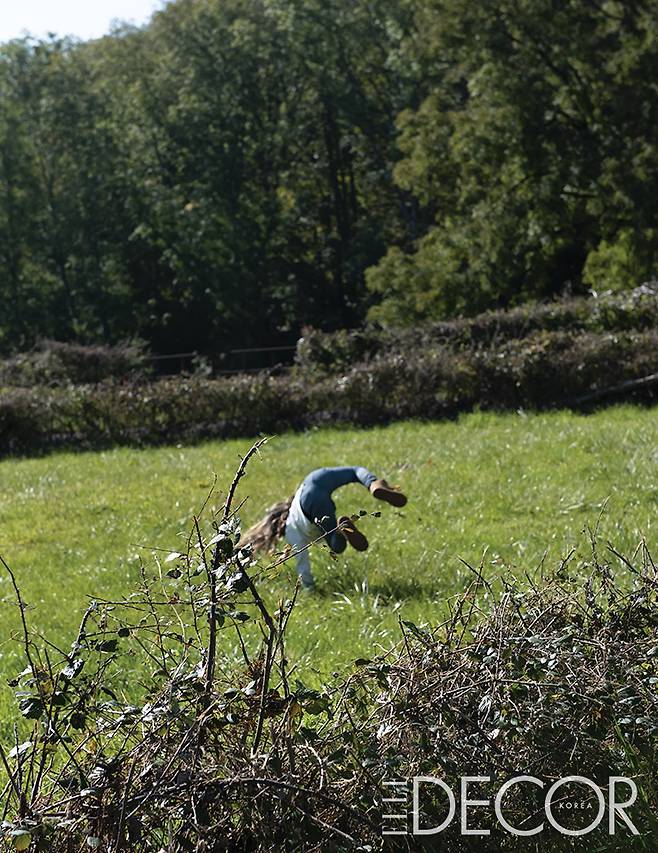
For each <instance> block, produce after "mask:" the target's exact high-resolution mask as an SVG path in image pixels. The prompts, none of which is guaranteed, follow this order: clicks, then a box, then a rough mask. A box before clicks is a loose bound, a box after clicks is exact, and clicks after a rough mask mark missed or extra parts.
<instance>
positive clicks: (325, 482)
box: [300, 466, 377, 554]
mask: <svg viewBox="0 0 658 853" xmlns="http://www.w3.org/2000/svg"><path fill="white" fill-rule="evenodd" d="M376 479H377V477H376V476H375V475H374V474H373V473H372V471H368V469H367V468H362V467H351V466H347V467H342V468H317V469H316V470H315V471H311V473H310V474H309V475H308V477H306V479H305V480H304V482H303V483H302V486H301V495H300V504H301V507H302V512H303V513H304V515H305V516H306V518H308V520H309V521H312V522H314V523H315V524H317V525H318V526H319V527H320V528H321V529H322V530H324V531H333V530H334V528H335V527H336V526H337V524H338V522H337V521H336V505H335V504H334V502H333V500H332V499H331V494H332V492H334V491H335V490H336V489H339V488H340V487H341V486H346V485H347V484H348V483H361V484H362V485H364V486H365V487H366V488H369V487H370V484H371V483H372V482H374V481H375V480H376ZM325 540H326V542H327V545H329V547H330V548H331V550H332V551H335V552H336V553H337V554H340V553H341V552H342V551H344V550H345V547H346V546H347V540H346V539H345V537H344V536H342V535H341V534H340V533H338V532H337V531H334V532H333V533H332V532H327V534H326V536H325Z"/></svg>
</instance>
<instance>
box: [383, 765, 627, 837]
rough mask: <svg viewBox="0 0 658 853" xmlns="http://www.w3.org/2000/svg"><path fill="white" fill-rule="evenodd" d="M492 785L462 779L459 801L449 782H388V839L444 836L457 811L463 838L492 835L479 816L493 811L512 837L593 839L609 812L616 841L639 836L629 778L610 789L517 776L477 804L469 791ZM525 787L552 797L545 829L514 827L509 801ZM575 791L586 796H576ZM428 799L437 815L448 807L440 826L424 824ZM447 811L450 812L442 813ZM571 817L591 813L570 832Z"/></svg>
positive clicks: (615, 780)
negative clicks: (553, 834) (549, 830)
mask: <svg viewBox="0 0 658 853" xmlns="http://www.w3.org/2000/svg"><path fill="white" fill-rule="evenodd" d="M488 782H491V778H490V777H489V776H462V777H461V778H460V783H459V796H458V797H457V796H456V795H455V793H454V791H453V790H452V788H451V787H450V786H449V785H448V784H447V783H446V782H445V781H444V780H443V779H438V778H436V777H435V776H414V777H413V778H412V779H402V780H394V779H391V780H386V781H385V782H384V795H383V796H382V807H383V808H382V823H383V825H382V835H385V836H387V835H409V834H412V835H438V834H439V833H441V832H443V831H444V830H446V829H447V828H448V827H449V826H450V825H451V824H452V822H453V820H454V819H455V817H456V815H457V811H459V829H460V833H461V835H489V834H490V832H491V830H490V829H484V828H478V826H477V823H478V815H479V816H480V818H482V816H483V813H484V812H486V810H487V809H488V811H489V815H491V810H492V809H493V814H494V815H495V818H496V821H497V823H498V824H499V825H500V826H501V827H502V828H503V830H505V832H508V833H511V834H512V835H538V834H539V833H540V832H543V831H544V830H545V829H546V827H547V824H548V825H549V826H551V827H553V829H555V830H557V831H558V832H559V833H561V834H562V835H588V834H589V833H590V832H594V830H595V829H597V828H598V827H599V826H600V825H601V822H602V821H603V820H604V818H605V814H606V811H607V830H608V834H609V835H615V834H616V832H617V829H618V827H620V826H622V827H624V831H625V832H629V831H630V832H631V833H632V834H633V835H639V832H638V830H637V828H636V826H635V824H634V823H633V821H632V820H631V818H630V817H629V816H628V814H627V811H626V810H627V809H629V808H630V807H631V806H632V805H633V803H634V802H635V800H636V799H637V793H638V792H637V785H636V784H635V782H634V781H633V780H632V779H629V778H628V777H626V776H611V777H610V778H609V779H608V785H607V787H604V788H601V787H600V786H599V785H597V784H596V782H593V781H592V780H591V779H588V778H587V777H586V776H565V777H563V778H562V779H558V780H557V781H556V782H553V783H552V784H550V785H549V784H547V783H546V782H545V781H544V780H543V779H538V778H537V777H536V776H514V777H513V778H512V779H508V780H507V781H506V782H504V783H503V784H502V785H501V786H500V787H499V788H498V790H497V791H496V792H495V795H494V796H493V797H489V798H487V799H477V798H474V797H475V796H477V795H474V794H473V793H472V790H473V787H472V788H471V792H469V785H471V786H475V785H478V786H480V787H481V786H482V785H485V784H486V783H488ZM521 785H532V786H535V787H536V788H537V789H540V790H541V791H545V792H546V793H545V796H544V797H543V802H542V805H541V811H542V812H543V814H544V815H545V820H542V819H541V813H540V821H539V823H537V824H536V825H534V826H531V827H530V828H525V827H522V826H513V825H512V823H511V818H510V816H509V815H508V816H507V817H506V816H505V802H504V800H505V796H506V795H507V794H508V793H509V792H510V791H512V789H513V788H514V787H515V786H521ZM574 791H579V792H580V793H579V794H574ZM517 793H519V792H517ZM424 797H427V798H428V799H429V798H430V797H431V798H432V803H433V807H434V808H433V813H436V811H437V802H438V801H440V802H442V805H441V806H440V807H439V811H440V817H439V818H438V822H436V820H437V819H436V818H435V822H434V823H433V824H431V825H430V824H429V823H428V821H427V820H424V818H423V815H424V814H426V811H425V810H424V809H423V808H422V802H423V798H424ZM458 800H459V809H458V804H457V803H458ZM443 805H444V806H445V811H441V810H442V809H443ZM568 813H571V815H573V814H575V813H579V816H580V813H586V815H585V814H583V820H587V821H588V822H587V823H586V824H585V825H584V826H580V825H578V826H577V827H576V828H573V827H570V826H564V824H563V823H562V822H561V820H564V819H565V815H566V814H568ZM508 818H509V819H508ZM480 822H482V821H480ZM582 822H583V821H582V820H581V821H578V823H582Z"/></svg>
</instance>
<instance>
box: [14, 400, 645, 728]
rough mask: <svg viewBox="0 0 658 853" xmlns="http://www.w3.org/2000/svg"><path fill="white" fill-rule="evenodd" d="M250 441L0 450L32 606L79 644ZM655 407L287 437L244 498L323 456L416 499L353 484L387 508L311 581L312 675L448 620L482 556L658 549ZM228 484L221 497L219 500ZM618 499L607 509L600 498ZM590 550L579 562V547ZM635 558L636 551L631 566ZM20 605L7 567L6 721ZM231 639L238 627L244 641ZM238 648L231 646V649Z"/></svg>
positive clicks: (282, 487) (355, 499)
mask: <svg viewBox="0 0 658 853" xmlns="http://www.w3.org/2000/svg"><path fill="white" fill-rule="evenodd" d="M249 446H250V442H249V441H248V440H244V441H230V442H212V443H207V444H203V445H200V446H197V447H185V448H182V447H169V448H164V449H147V450H134V449H126V448H121V449H116V450H112V451H107V452H102V453H80V454H75V453H59V454H55V455H52V456H49V457H46V458H40V459H25V460H7V461H4V462H2V463H0V486H1V491H0V553H2V555H3V556H4V558H5V559H6V560H7V562H8V563H9V564H10V565H11V566H12V567H13V569H14V571H15V573H16V575H17V577H18V579H19V583H20V586H21V589H22V592H23V596H24V598H25V600H26V601H27V602H29V603H30V605H31V611H30V613H29V619H30V622H31V624H32V625H33V626H36V627H38V628H39V629H40V630H42V631H43V632H44V633H45V634H46V635H47V636H48V637H49V638H50V639H52V640H53V641H55V642H57V643H60V642H61V643H64V644H66V646H68V644H69V643H70V641H71V639H72V637H73V634H74V631H75V626H76V624H77V621H78V619H79V617H80V615H81V613H82V611H83V610H84V608H85V606H86V603H87V600H88V596H94V595H98V596H101V597H121V596H123V595H124V594H127V593H128V592H130V591H131V588H132V585H133V584H134V583H135V581H136V580H137V577H138V566H139V556H140V555H141V556H142V557H143V558H145V559H149V551H148V550H147V549H144V548H141V547H139V546H158V547H162V548H167V549H169V548H171V549H175V548H176V547H177V546H178V544H179V543H180V538H179V536H180V535H181V534H183V535H186V534H187V532H188V530H189V525H190V521H191V518H192V515H193V514H194V513H195V512H197V511H198V510H199V508H200V506H201V504H202V503H203V500H204V499H205V497H206V494H207V492H208V489H209V486H210V484H211V482H212V479H213V472H214V473H216V474H217V477H218V489H221V490H223V489H225V488H226V487H227V486H228V484H229V483H230V480H231V478H232V475H233V472H234V470H235V468H236V466H237V463H238V461H239V454H240V453H244V452H245V450H246V449H247V448H248V447H249ZM657 461H658V421H657V420H656V412H655V410H653V411H652V410H647V409H635V408H631V407H620V408H614V409H609V410H606V411H603V412H600V413H598V414H596V415H592V416H589V417H580V416H576V415H573V414H571V413H566V412H558V413H552V414H543V415H501V416H497V415H479V414H476V415H470V416H467V417H464V418H462V419H460V420H459V421H456V422H447V423H439V424H420V423H400V424H395V425H393V426H390V427H386V428H380V429H373V430H356V429H322V430H317V431H310V432H307V433H304V434H289V435H283V436H279V437H276V438H273V439H272V440H271V442H270V443H269V444H268V445H267V447H266V449H265V450H264V452H263V454H262V458H261V459H256V460H255V461H254V462H253V463H252V464H251V465H250V467H249V471H248V475H247V476H246V477H245V478H244V480H243V481H242V482H241V484H240V487H239V490H238V495H237V498H238V500H241V499H243V498H245V497H247V496H249V498H248V500H247V502H246V504H245V506H244V509H243V510H242V512H241V515H242V518H243V521H244V524H245V525H249V524H251V523H252V522H253V521H254V520H256V518H257V517H258V516H259V515H260V514H261V512H262V511H263V509H264V508H265V507H267V506H268V505H269V504H270V503H272V502H274V501H275V500H278V499H280V498H281V497H284V496H286V495H289V494H292V493H293V491H294V490H295V488H296V486H297V485H298V483H299V481H300V480H301V479H302V478H303V476H304V475H305V474H306V473H307V472H308V471H310V470H311V469H312V468H315V467H318V466H321V465H340V464H359V465H366V466H368V467H369V468H371V469H373V470H374V471H375V472H376V473H378V474H380V475H381V476H384V477H386V478H387V479H389V480H390V481H391V482H395V483H399V484H400V485H401V486H402V488H403V489H404V490H405V491H406V492H407V493H408V495H409V498H410V502H409V504H408V506H407V507H406V508H405V509H404V510H394V509H393V508H391V507H389V506H387V505H382V504H381V503H378V502H375V501H374V500H373V499H372V497H371V496H370V495H369V494H368V492H367V491H366V490H364V489H363V488H362V487H360V486H358V485H352V486H349V487H346V488H345V489H343V490H341V492H340V493H338V495H337V502H338V508H339V511H347V512H353V511H358V510H360V509H365V510H368V511H369V512H372V511H374V510H381V511H382V515H381V518H375V517H372V516H371V515H368V516H366V517H365V518H364V519H363V521H362V523H361V527H362V529H363V530H364V531H365V532H366V534H367V535H368V537H369V539H370V541H371V547H370V549H369V550H368V551H367V552H366V553H365V554H356V553H355V552H352V553H349V552H346V554H344V555H342V556H341V557H339V558H338V559H331V558H330V556H329V554H328V553H327V551H326V549H318V550H317V552H316V553H315V555H314V558H313V570H314V573H315V575H316V579H317V581H318V592H317V593H315V594H311V595H303V596H301V597H300V602H299V605H298V607H297V609H296V611H295V613H294V614H293V617H292V619H291V623H290V636H289V653H290V658H291V660H292V661H294V662H297V663H298V664H299V670H300V671H302V670H303V671H304V672H305V678H307V679H308V680H315V681H317V682H319V681H322V679H323V678H324V677H325V675H326V674H328V673H331V672H332V671H333V670H334V669H335V668H336V667H338V666H340V665H341V664H344V663H345V662H346V661H349V660H352V659H354V658H357V657H369V656H371V655H372V654H373V653H376V651H377V650H378V648H379V647H387V646H389V645H390V644H391V643H392V642H393V641H394V640H395V639H396V637H397V625H398V619H399V618H400V617H401V618H404V619H412V620H414V621H420V620H427V621H430V622H432V621H436V620H438V619H439V618H440V617H441V614H442V613H443V612H444V608H445V600H446V598H447V597H449V596H451V595H452V594H454V593H455V592H458V591H460V590H461V589H463V588H464V585H465V584H466V583H467V581H468V579H469V578H470V577H471V573H470V570H469V569H468V568H467V567H466V566H465V565H464V563H463V562H461V560H460V558H462V559H463V560H464V561H465V562H467V563H470V564H471V565H479V564H480V562H482V561H483V562H484V566H485V571H486V573H487V574H488V575H489V576H490V577H495V574H496V573H497V572H499V571H501V570H502V568H503V567H510V568H511V570H512V571H516V572H518V573H519V574H520V575H521V574H522V573H523V572H525V571H527V572H529V573H535V572H537V571H539V570H540V569H539V567H540V565H541V564H542V561H543V565H544V566H545V567H550V566H552V565H555V564H556V563H557V562H558V561H559V560H560V558H561V557H563V556H564V555H565V554H566V553H568V552H569V550H570V549H571V548H572V547H574V546H576V547H578V548H579V549H580V553H581V554H582V555H583V557H585V555H586V552H587V537H586V536H585V535H583V530H584V528H585V527H586V526H587V525H590V526H591V527H594V526H595V525H596V524H597V522H598V523H599V535H600V539H601V541H602V542H605V541H606V540H610V541H612V542H614V544H615V546H616V547H617V548H618V549H619V550H621V551H624V552H632V551H633V549H634V547H635V546H636V544H637V542H638V541H639V540H640V538H641V537H646V539H647V541H648V544H649V546H650V548H651V547H653V545H654V542H653V540H654V539H655V527H654V518H655V515H656V501H657V499H658V474H657V473H656V472H657V470H658V469H657V466H656V462H657ZM222 497H223V495H222V494H221V493H220V492H218V493H217V494H216V496H215V497H214V500H215V502H216V503H217V504H219V503H220V502H221V500H222ZM604 507H605V511H603V512H602V510H603V509H604ZM576 564H577V561H576ZM619 570H620V571H621V567H620V568H619ZM293 582H294V568H293V566H292V564H288V568H284V569H283V570H282V572H281V573H280V575H279V576H278V577H276V578H274V579H273V580H271V581H268V582H267V583H263V584H262V586H263V588H264V592H265V594H266V596H267V597H269V598H270V599H271V600H274V599H275V598H277V597H281V596H286V595H288V594H289V593H290V590H291V589H292V585H293ZM18 624H19V623H18V614H17V610H16V608H15V606H14V605H13V596H12V593H11V590H10V585H9V581H8V578H7V577H6V576H5V575H4V574H2V575H0V679H1V684H0V721H2V722H3V723H4V726H5V728H6V725H7V723H8V721H9V720H10V719H11V717H12V716H13V715H14V713H15V711H14V708H15V705H14V700H13V697H12V695H11V691H10V689H9V688H8V687H6V678H7V677H10V676H11V675H12V674H15V673H16V671H17V670H18V669H19V668H22V666H23V663H22V660H21V659H20V647H19V645H18V644H17V643H16V641H15V639H12V635H13V634H15V632H16V630H17V628H18ZM231 642H232V641H231ZM233 651H234V650H233V649H232V648H226V653H227V654H232V653H233Z"/></svg>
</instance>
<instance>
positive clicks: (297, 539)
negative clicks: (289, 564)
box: [285, 492, 319, 589]
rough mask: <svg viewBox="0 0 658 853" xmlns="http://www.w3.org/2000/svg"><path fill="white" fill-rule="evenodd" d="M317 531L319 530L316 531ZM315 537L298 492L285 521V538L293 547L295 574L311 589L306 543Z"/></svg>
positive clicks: (313, 527) (309, 563)
mask: <svg viewBox="0 0 658 853" xmlns="http://www.w3.org/2000/svg"><path fill="white" fill-rule="evenodd" d="M317 533H319V531H317ZM314 538H317V535H316V528H315V525H312V524H311V523H310V522H309V520H308V519H307V518H306V517H305V516H304V513H303V512H302V509H301V506H300V505H299V492H298V493H297V494H296V495H295V497H294V498H293V501H292V504H291V506H290V511H289V513H288V519H287V521H286V532H285V539H286V542H287V543H288V544H289V545H292V547H293V549H294V555H295V560H296V567H297V574H298V575H299V578H300V580H301V582H302V586H303V587H304V589H313V587H314V586H315V580H314V579H313V575H312V573H311V557H310V554H309V549H308V547H307V546H308V545H309V544H310V543H311V542H313V540H314Z"/></svg>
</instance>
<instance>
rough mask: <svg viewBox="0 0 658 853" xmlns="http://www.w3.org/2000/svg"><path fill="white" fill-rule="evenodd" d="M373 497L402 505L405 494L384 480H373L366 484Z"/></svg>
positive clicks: (392, 504)
mask: <svg viewBox="0 0 658 853" xmlns="http://www.w3.org/2000/svg"><path fill="white" fill-rule="evenodd" d="M368 488H369V489H370V492H371V494H372V496H373V497H375V498H377V500H380V501H386V503H388V504H391V506H398V507H400V506H404V505H405V504H406V503H407V496H406V495H403V494H402V492H401V491H400V490H399V489H397V488H395V487H394V486H389V484H388V483H387V482H386V480H373V482H372V483H370V485H369V486H368Z"/></svg>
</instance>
